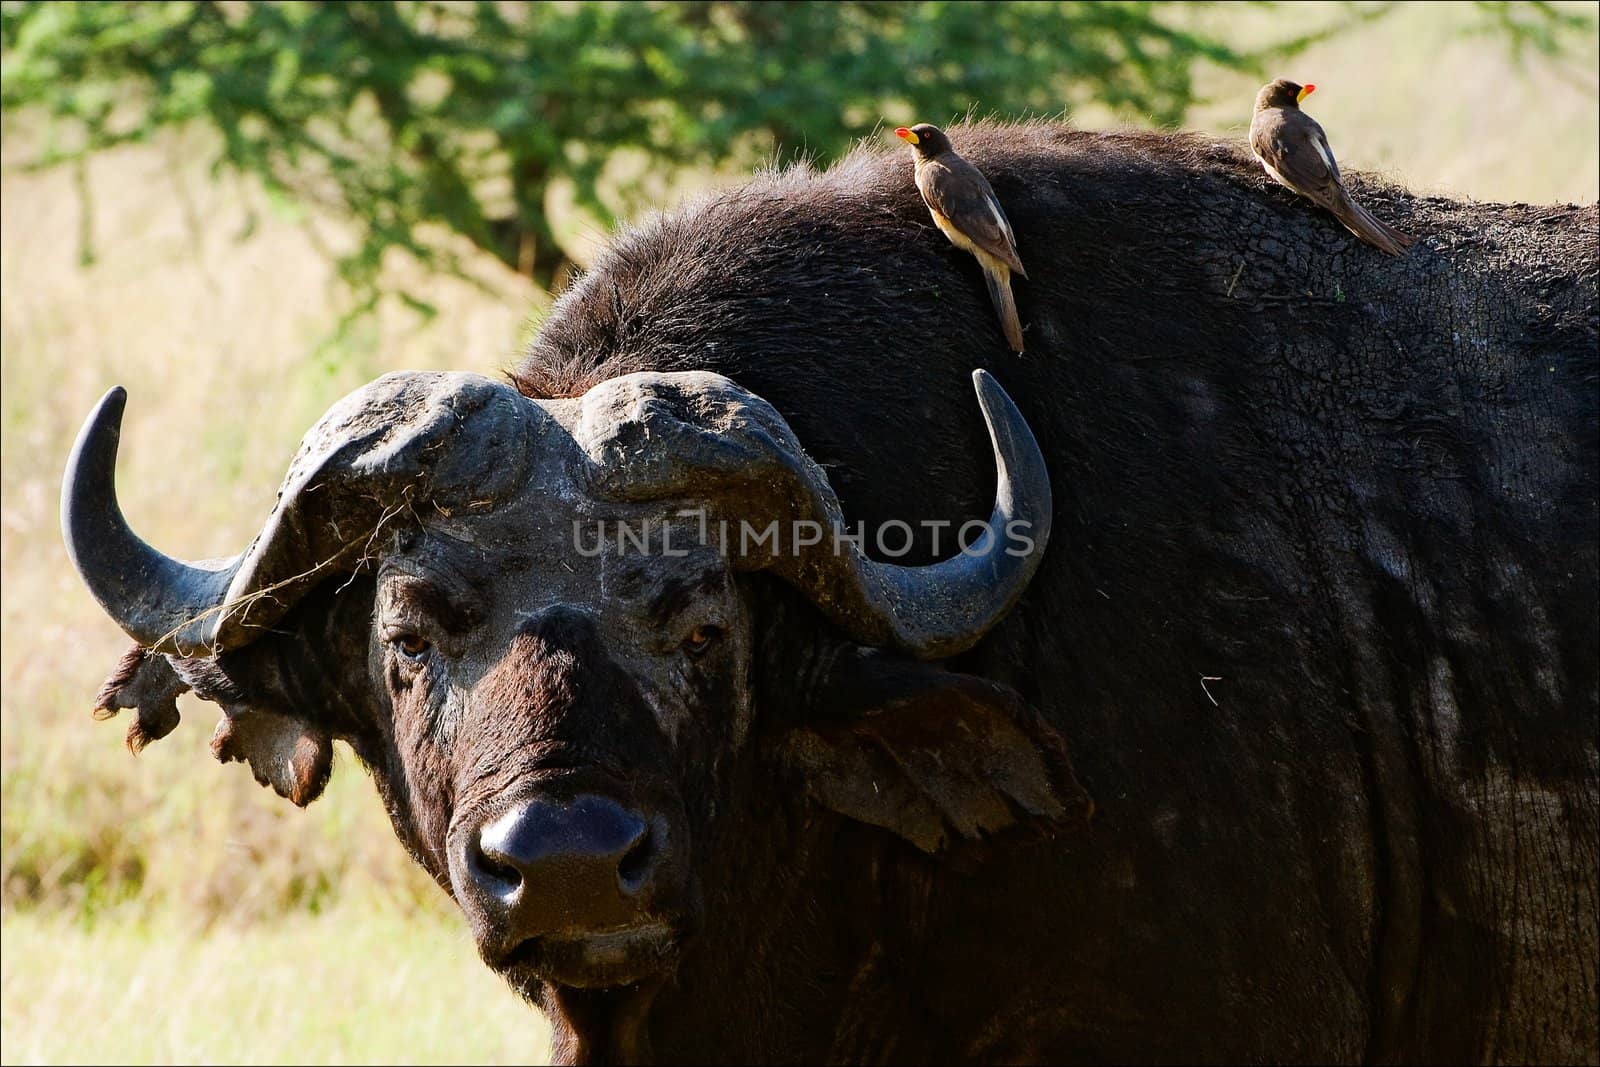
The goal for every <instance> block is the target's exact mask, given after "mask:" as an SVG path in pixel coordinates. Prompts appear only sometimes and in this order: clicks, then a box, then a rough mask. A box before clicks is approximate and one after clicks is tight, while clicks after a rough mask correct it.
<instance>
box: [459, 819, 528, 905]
mask: <svg viewBox="0 0 1600 1067" xmlns="http://www.w3.org/2000/svg"><path fill="white" fill-rule="evenodd" d="M473 837H474V841H473V843H472V845H471V846H469V848H470V851H469V853H468V857H469V860H470V862H471V864H472V868H473V874H474V875H475V876H476V877H477V879H478V881H479V882H480V884H482V885H484V887H485V888H486V889H489V890H491V891H492V892H494V893H495V894H496V895H499V896H507V895H509V894H511V893H515V892H516V891H517V889H518V888H520V887H521V885H522V872H521V871H519V870H517V868H516V865H515V863H514V862H513V861H512V860H511V859H510V857H508V856H506V855H505V854H504V853H503V852H501V851H500V850H499V849H498V848H496V847H495V846H494V845H493V844H486V843H485V842H484V840H483V838H482V837H480V836H478V835H476V834H474V835H473Z"/></svg>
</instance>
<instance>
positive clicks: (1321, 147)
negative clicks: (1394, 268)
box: [1250, 78, 1416, 256]
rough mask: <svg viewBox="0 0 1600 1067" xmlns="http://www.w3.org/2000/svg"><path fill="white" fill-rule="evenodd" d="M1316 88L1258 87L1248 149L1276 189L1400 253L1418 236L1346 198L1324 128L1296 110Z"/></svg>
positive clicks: (1392, 252)
mask: <svg viewBox="0 0 1600 1067" xmlns="http://www.w3.org/2000/svg"><path fill="white" fill-rule="evenodd" d="M1314 89H1316V86H1315V85H1304V86H1302V85H1298V84H1296V83H1294V82H1292V81H1289V80H1288V79H1287V78H1279V79H1278V80H1277V81H1275V82H1271V83H1269V84H1267V85H1265V86H1262V89H1261V91H1260V92H1259V93H1257V94H1256V113H1255V116H1254V117H1253V118H1252V119H1251V120H1250V149H1251V151H1253V152H1255V154H1256V158H1257V159H1259V160H1261V165H1262V166H1263V167H1265V168H1266V171H1267V173H1268V174H1270V175H1272V177H1273V179H1274V180H1276V181H1277V182H1278V184H1279V185H1283V186H1287V187H1288V188H1289V189H1291V190H1293V191H1294V192H1296V193H1299V194H1300V195H1301V196H1303V197H1305V198H1306V199H1307V200H1309V201H1311V202H1312V203H1313V204H1316V205H1317V206H1319V207H1322V208H1326V209H1327V210H1328V211H1331V212H1333V215H1334V217H1335V218H1337V219H1338V220H1339V221H1340V222H1342V223H1344V228H1345V229H1347V230H1349V231H1350V232H1351V233H1353V234H1355V235H1356V236H1357V237H1359V238H1361V239H1362V240H1363V241H1365V242H1367V244H1369V245H1371V246H1372V247H1373V248H1376V249H1377V250H1378V251H1380V252H1387V253H1388V254H1389V255H1391V256H1398V255H1401V254H1402V253H1404V252H1405V250H1406V249H1407V248H1409V247H1411V245H1412V243H1413V242H1414V241H1416V238H1415V237H1413V236H1411V235H1410V234H1405V233H1401V232H1400V231H1399V230H1397V229H1395V228H1394V227H1393V226H1390V225H1389V224H1388V223H1385V222H1381V221H1379V220H1378V219H1376V218H1374V217H1373V216H1372V213H1371V212H1369V211H1368V210H1367V209H1366V208H1364V207H1362V206H1361V205H1360V204H1358V203H1356V202H1355V201H1354V200H1352V199H1350V194H1349V193H1348V192H1346V191H1345V187H1344V181H1343V179H1341V178H1340V177H1339V164H1337V163H1335V162H1334V161H1333V152H1332V151H1331V150H1330V149H1329V148H1328V138H1327V136H1326V135H1325V134H1324V133H1323V132H1322V127H1321V126H1320V125H1318V123H1317V120H1316V119H1314V118H1312V117H1311V116H1310V115H1307V114H1306V113H1305V112H1304V111H1301V110H1300V101H1302V100H1304V99H1305V98H1306V97H1307V96H1309V95H1311V92H1312V91H1313V90H1314Z"/></svg>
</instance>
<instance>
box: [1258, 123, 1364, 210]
mask: <svg viewBox="0 0 1600 1067" xmlns="http://www.w3.org/2000/svg"><path fill="white" fill-rule="evenodd" d="M1250 147H1251V148H1252V149H1254V150H1255V153H1256V155H1257V156H1259V157H1261V162H1262V163H1264V164H1265V165H1266V166H1267V168H1268V169H1269V170H1270V171H1271V173H1272V176H1273V177H1274V178H1277V179H1278V181H1280V182H1282V183H1283V184H1284V185H1287V186H1288V187H1289V188H1291V189H1293V190H1294V191H1295V192H1297V193H1299V194H1300V195H1302V196H1305V197H1308V198H1310V199H1311V200H1314V201H1316V202H1317V203H1319V204H1321V205H1322V206H1324V207H1331V206H1332V205H1333V204H1334V203H1336V202H1337V201H1338V200H1339V189H1340V187H1341V186H1342V185H1343V181H1342V179H1341V178H1340V177H1339V164H1338V163H1336V162H1335V161H1334V158H1333V151H1332V150H1331V149H1330V148H1329V147H1328V138H1327V136H1326V135H1324V134H1323V132H1322V126H1321V125H1319V124H1318V122H1317V120H1316V119H1314V118H1312V117H1311V116H1310V115H1307V114H1305V113H1303V112H1299V111H1295V112H1288V111H1286V110H1285V109H1283V108H1272V109H1269V110H1267V111H1262V112H1259V113H1258V114H1257V116H1256V121H1255V122H1253V123H1252V124H1251V127H1250Z"/></svg>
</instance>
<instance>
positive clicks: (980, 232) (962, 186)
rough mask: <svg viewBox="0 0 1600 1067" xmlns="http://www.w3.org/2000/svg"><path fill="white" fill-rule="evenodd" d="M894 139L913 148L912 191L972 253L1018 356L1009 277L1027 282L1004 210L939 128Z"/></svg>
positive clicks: (905, 131) (924, 127)
mask: <svg viewBox="0 0 1600 1067" xmlns="http://www.w3.org/2000/svg"><path fill="white" fill-rule="evenodd" d="M894 133H895V136H896V137H898V138H900V139H901V140H902V141H905V142H906V143H907V144H909V145H910V146H911V148H912V151H913V153H914V156H915V159H916V181H917V191H918V192H920V193H921V194H922V202H923V203H924V204H927V205H928V211H929V212H930V213H931V214H932V215H933V224H934V225H935V226H937V227H939V229H940V230H941V231H942V232H943V233H944V235H945V236H946V237H948V238H950V243H951V244H953V245H955V246H956V247H957V248H959V249H961V250H963V251H965V252H971V253H972V254H973V255H974V256H975V257H977V260H978V264H979V266H981V267H982V268H983V277H984V280H985V281H986V282H988V284H989V299H990V300H991V301H993V302H994V310H995V313H996V314H997V315H999V316H1000V328H1001V330H1003V331H1004V332H1005V335H1006V341H1007V343H1008V344H1010V345H1011V350H1012V351H1013V352H1015V353H1017V354H1018V355H1021V354H1022V323H1021V321H1020V320H1019V319H1018V318H1017V302H1016V299H1015V298H1014V297H1013V296H1012V295H1011V275H1012V273H1016V274H1020V275H1021V276H1022V277H1024V278H1026V277H1027V276H1028V272H1027V271H1025V270H1023V269H1022V260H1021V259H1019V258H1018V257H1017V238H1016V235H1015V234H1013V233H1012V232H1011V222H1010V220H1008V219H1007V218H1006V213H1005V209H1004V208H1002V207H1001V206H1000V200H999V198H998V197H996V196H995V195H994V190H993V189H992V188H990V186H989V179H987V178H985V177H984V176H983V172H982V171H980V170H979V169H978V168H977V167H974V166H973V165H972V164H971V163H968V162H967V161H966V160H964V159H962V158H961V157H960V156H959V155H957V154H956V150H955V149H954V148H952V147H951V146H950V138H949V137H946V136H945V132H944V131H943V130H941V129H940V128H939V127H937V126H934V125H932V124H930V123H926V122H920V123H918V124H917V125H915V126H911V127H906V126H900V127H897V128H896V129H895V131H894Z"/></svg>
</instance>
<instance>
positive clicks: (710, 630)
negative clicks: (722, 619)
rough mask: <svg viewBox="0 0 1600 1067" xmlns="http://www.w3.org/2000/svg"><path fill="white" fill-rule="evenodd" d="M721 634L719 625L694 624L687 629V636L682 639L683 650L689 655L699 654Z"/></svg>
mask: <svg viewBox="0 0 1600 1067" xmlns="http://www.w3.org/2000/svg"><path fill="white" fill-rule="evenodd" d="M721 636H722V627H720V626H712V625H710V624H709V623H705V624H702V625H700V626H696V627H695V628H694V629H693V630H691V631H689V636H688V637H687V638H685V639H684V642H683V650H684V651H685V652H687V653H689V655H691V656H699V655H701V654H703V653H704V652H705V650H706V649H708V648H710V647H711V645H712V643H713V642H714V641H716V639H717V638H719V637H721Z"/></svg>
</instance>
